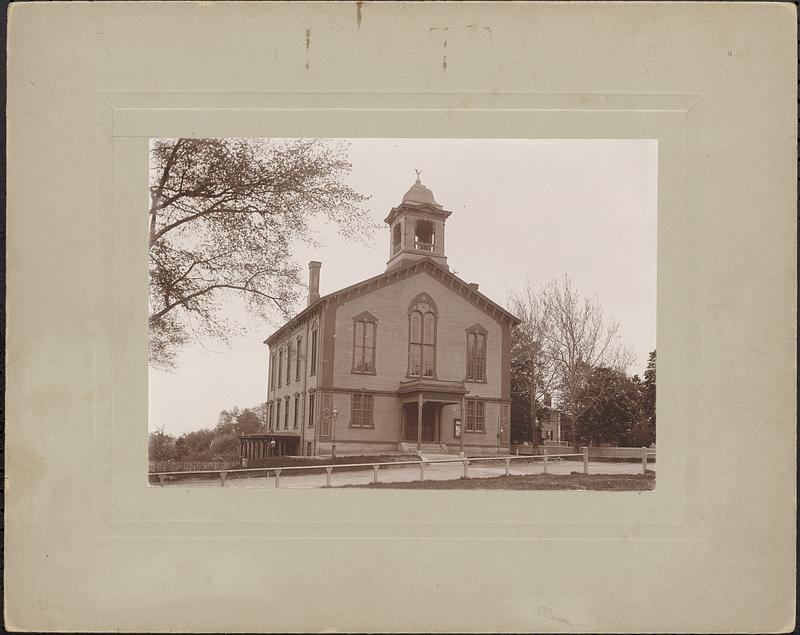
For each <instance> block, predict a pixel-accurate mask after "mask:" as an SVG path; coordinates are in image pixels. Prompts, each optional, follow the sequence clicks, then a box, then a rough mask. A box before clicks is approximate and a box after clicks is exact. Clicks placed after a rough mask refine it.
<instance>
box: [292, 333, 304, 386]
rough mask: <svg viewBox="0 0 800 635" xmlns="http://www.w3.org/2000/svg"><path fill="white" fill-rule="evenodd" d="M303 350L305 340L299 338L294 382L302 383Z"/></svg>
mask: <svg viewBox="0 0 800 635" xmlns="http://www.w3.org/2000/svg"><path fill="white" fill-rule="evenodd" d="M301 350H303V338H302V337H298V338H297V355H296V357H297V359H296V360H295V362H294V380H295V381H300V351H301Z"/></svg>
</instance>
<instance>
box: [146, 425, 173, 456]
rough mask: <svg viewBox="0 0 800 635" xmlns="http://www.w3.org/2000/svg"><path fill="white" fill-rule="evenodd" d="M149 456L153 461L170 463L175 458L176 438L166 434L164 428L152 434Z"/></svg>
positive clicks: (149, 443)
mask: <svg viewBox="0 0 800 635" xmlns="http://www.w3.org/2000/svg"><path fill="white" fill-rule="evenodd" d="M148 441H149V442H148V455H149V457H150V460H151V461H168V460H170V459H174V458H175V437H172V436H170V435H169V434H166V433H165V432H164V426H161V428H160V429H158V430H156V431H155V432H151V433H150V437H149V440H148Z"/></svg>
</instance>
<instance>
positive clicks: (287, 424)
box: [283, 395, 289, 430]
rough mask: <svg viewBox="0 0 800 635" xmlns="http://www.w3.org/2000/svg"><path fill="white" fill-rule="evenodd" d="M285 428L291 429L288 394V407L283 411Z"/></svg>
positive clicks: (287, 396)
mask: <svg viewBox="0 0 800 635" xmlns="http://www.w3.org/2000/svg"><path fill="white" fill-rule="evenodd" d="M283 429H284V430H288V429H289V395H286V407H285V408H284V411H283Z"/></svg>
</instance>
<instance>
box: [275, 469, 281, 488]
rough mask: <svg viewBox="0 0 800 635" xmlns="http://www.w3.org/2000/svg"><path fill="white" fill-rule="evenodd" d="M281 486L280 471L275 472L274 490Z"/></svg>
mask: <svg viewBox="0 0 800 635" xmlns="http://www.w3.org/2000/svg"><path fill="white" fill-rule="evenodd" d="M280 486H281V471H280V470H275V489H278V488H279V487H280Z"/></svg>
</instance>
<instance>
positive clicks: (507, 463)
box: [506, 450, 519, 476]
mask: <svg viewBox="0 0 800 635" xmlns="http://www.w3.org/2000/svg"><path fill="white" fill-rule="evenodd" d="M517 455H519V450H517ZM510 465H511V459H510V458H509V457H506V476H509V475H510V472H509V470H508V468H509V467H510Z"/></svg>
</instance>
